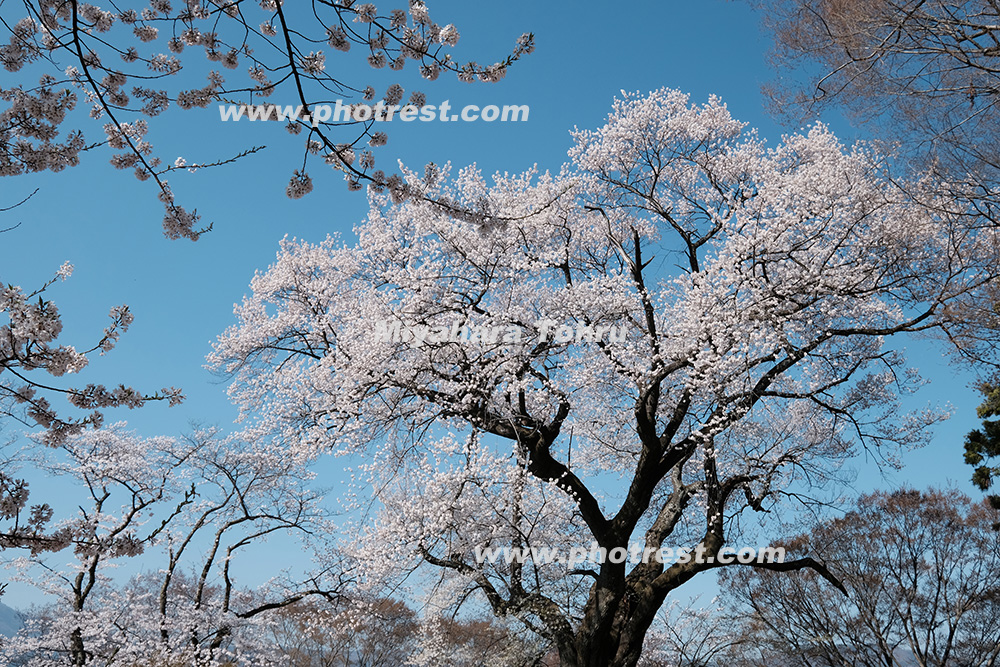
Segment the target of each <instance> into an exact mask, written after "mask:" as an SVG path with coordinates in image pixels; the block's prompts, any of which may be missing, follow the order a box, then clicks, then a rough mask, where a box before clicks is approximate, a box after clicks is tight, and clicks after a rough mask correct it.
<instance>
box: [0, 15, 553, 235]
mask: <svg viewBox="0 0 1000 667" xmlns="http://www.w3.org/2000/svg"><path fill="white" fill-rule="evenodd" d="M0 12H2V13H0V18H2V19H3V20H2V25H3V27H4V28H5V31H6V33H7V35H8V40H7V43H6V44H0V64H2V65H3V67H4V68H5V69H6V70H7V71H8V72H14V73H18V75H19V76H21V77H23V78H19V79H14V80H11V79H8V81H11V83H9V84H6V85H4V86H2V87H0V100H2V101H3V102H5V103H6V108H3V109H2V110H0V175H2V176H11V175H18V174H23V173H30V172H38V171H61V170H63V169H65V168H67V167H73V166H76V165H77V164H79V163H80V159H81V153H83V152H85V151H87V150H90V149H93V148H96V147H98V146H104V145H106V146H107V147H108V148H110V149H111V150H112V151H113V154H112V156H111V163H112V164H113V165H114V166H115V167H116V168H118V169H123V170H132V171H133V172H134V173H135V175H136V177H137V178H139V180H142V181H145V180H152V181H153V182H155V184H156V186H157V188H158V190H159V193H158V194H159V198H160V200H161V201H162V202H163V204H164V207H165V215H164V219H163V227H164V233H165V234H166V236H167V237H169V238H189V239H192V240H194V239H197V238H198V236H199V235H200V234H201V233H202V232H204V231H205V230H206V229H209V228H210V227H211V225H208V226H202V225H201V223H200V216H199V215H198V213H197V210H188V209H186V208H184V207H182V206H180V205H179V204H177V203H176V200H175V196H174V193H173V190H172V189H171V186H170V184H169V183H168V177H169V176H170V175H171V173H172V172H174V171H179V170H184V169H188V170H198V169H201V168H205V167H209V166H217V165H220V164H225V163H227V162H231V161H233V160H236V159H239V158H241V157H245V156H247V155H249V154H251V153H254V152H256V151H257V150H259V149H260V148H261V147H260V146H252V147H248V148H247V149H246V150H245V151H243V152H242V153H240V154H239V155H234V156H228V157H222V158H209V159H205V160H202V161H200V162H191V163H188V162H187V161H185V160H183V159H178V160H176V161H172V162H169V163H168V162H164V160H163V158H162V156H159V155H157V154H156V151H155V150H154V147H153V146H152V145H151V143H150V141H149V138H148V134H149V131H150V122H154V123H155V121H153V120H152V119H154V118H157V117H159V116H161V114H163V113H164V112H165V111H166V110H167V109H168V108H170V107H171V106H176V107H179V108H180V109H195V108H204V107H207V106H209V105H210V104H212V103H217V102H228V103H236V104H243V105H244V106H246V105H250V106H262V105H264V106H267V105H271V106H273V103H271V102H268V100H270V99H277V100H278V101H279V103H282V104H288V102H292V101H294V102H295V105H299V106H300V107H301V108H300V112H301V113H300V115H299V118H298V119H297V120H295V121H289V123H288V128H287V129H288V131H289V132H290V133H291V134H293V135H300V134H301V135H304V136H303V137H301V139H303V140H304V141H303V166H302V168H301V169H299V170H296V171H295V173H294V174H293V175H292V178H291V181H290V183H289V185H288V188H287V193H288V195H289V196H290V197H294V198H297V197H301V196H303V195H304V194H306V193H308V192H309V191H310V190H312V187H313V186H312V179H311V177H310V176H309V173H308V170H307V166H306V165H307V163H308V162H310V161H312V162H314V163H315V162H319V163H320V164H323V163H325V164H327V165H333V166H334V167H335V168H337V169H339V170H341V171H342V172H343V174H344V177H345V179H346V180H347V183H348V187H349V188H351V189H360V188H361V186H362V184H364V183H367V184H369V185H371V186H372V187H375V188H378V189H381V188H385V187H387V186H388V187H391V188H393V189H394V190H398V185H399V180H398V178H397V179H392V178H387V177H386V176H385V174H384V172H382V171H381V170H377V169H375V163H374V158H373V156H372V153H371V151H370V150H369V148H370V147H375V146H381V145H384V144H385V143H386V141H387V137H386V133H385V132H383V131H381V126H379V127H375V125H376V121H375V120H372V119H369V120H367V121H354V120H351V121H349V122H346V123H345V122H344V121H343V120H342V119H340V120H336V119H334V120H330V119H325V120H324V119H322V117H321V115H317V116H316V117H315V118H312V117H311V115H312V113H313V111H314V109H315V107H316V105H322V104H326V103H328V102H331V101H333V100H334V99H337V95H347V96H350V95H356V96H357V97H359V98H363V99H364V100H365V101H371V100H374V98H375V97H376V96H377V95H378V92H377V91H376V90H375V88H374V87H373V86H371V85H367V84H366V83H365V82H364V81H347V80H343V79H342V78H341V77H342V76H343V75H344V74H343V73H344V68H343V67H341V66H339V65H334V64H333V63H331V67H329V68H328V67H327V63H326V58H327V54H328V53H332V52H344V53H347V52H349V51H351V49H352V47H354V48H355V52H360V55H359V57H358V60H359V62H360V61H362V60H365V61H367V64H368V65H370V66H371V67H372V68H375V69H382V68H385V67H389V68H390V69H392V70H400V69H402V68H403V67H404V66H405V65H406V63H407V62H408V61H413V62H415V63H416V64H417V65H418V66H419V68H420V75H421V76H422V77H423V78H424V79H426V80H428V81H433V80H435V79H437V78H438V77H439V76H440V75H441V74H442V73H451V74H454V75H456V76H457V77H458V78H459V79H460V80H462V81H468V82H472V81H475V80H480V81H498V80H500V79H502V78H503V77H504V76H505V75H506V72H507V68H508V67H509V66H510V65H511V64H512V63H513V62H514V61H516V60H518V59H519V58H520V57H521V56H522V55H524V54H526V53H530V52H531V51H532V50H533V48H534V41H533V36H532V35H531V34H530V33H525V34H523V35H522V36H521V37H519V38H518V39H517V42H516V46H515V48H514V50H513V52H512V53H511V54H510V55H508V56H507V57H505V58H503V59H501V60H499V61H498V62H496V63H494V64H491V65H485V66H482V65H479V64H477V63H475V62H472V61H470V62H465V63H459V62H456V61H454V60H453V59H452V56H451V54H450V53H448V50H449V49H450V47H452V46H454V45H455V44H456V43H457V42H458V39H459V32H458V30H457V29H456V28H455V26H454V25H451V24H448V25H443V26H442V25H438V24H437V23H434V22H433V21H432V20H431V18H430V15H429V13H428V9H427V6H426V5H425V4H424V3H423V2H422V0H410V2H409V5H408V8H407V9H399V8H396V9H392V10H391V11H384V12H380V11H379V9H378V8H376V6H375V5H374V4H371V3H356V2H355V1H354V0H311V2H309V3H306V4H303V3H293V4H286V3H284V2H282V1H281V0H254V1H250V0H226V1H225V2H223V1H220V0H177V1H176V2H170V0H150V1H149V2H126V3H107V4H103V5H96V4H89V3H84V2H78V0H22V2H20V3H6V4H4V5H3V7H2V9H0ZM194 51H201V52H202V53H203V55H204V57H205V58H206V59H207V63H208V65H207V67H208V69H207V70H206V68H205V64H204V62H203V61H201V59H200V58H199V56H198V55H197V54H195V53H193V52H194ZM223 70H231V71H230V72H227V73H225V74H223V73H222V71H223ZM404 95H405V91H404V90H403V88H402V86H400V85H399V84H398V83H394V84H391V85H390V86H389V87H388V88H387V89H386V90H385V91H384V93H383V98H384V101H385V103H387V104H398V103H400V102H401V101H402V100H403V97H404ZM282 96H284V97H282ZM331 96H333V97H331ZM285 100H287V101H285ZM81 102H82V104H83V105H85V106H86V108H87V110H89V111H90V116H91V118H92V119H93V121H94V122H96V124H97V126H99V127H101V128H102V129H103V131H102V132H100V134H99V138H97V139H95V138H94V134H95V133H94V132H92V131H90V130H87V131H86V132H85V130H84V128H86V123H87V121H86V119H85V118H80V117H79V115H80V114H79V113H76V107H77V106H78V104H80V103H81ZM409 102H410V103H412V104H414V105H416V106H422V105H423V104H424V102H425V97H424V95H423V93H421V92H419V91H411V93H410V96H409ZM295 105H293V106H295ZM81 111H82V110H81ZM344 125H346V126H349V127H342V126H344ZM355 147H357V151H355Z"/></svg>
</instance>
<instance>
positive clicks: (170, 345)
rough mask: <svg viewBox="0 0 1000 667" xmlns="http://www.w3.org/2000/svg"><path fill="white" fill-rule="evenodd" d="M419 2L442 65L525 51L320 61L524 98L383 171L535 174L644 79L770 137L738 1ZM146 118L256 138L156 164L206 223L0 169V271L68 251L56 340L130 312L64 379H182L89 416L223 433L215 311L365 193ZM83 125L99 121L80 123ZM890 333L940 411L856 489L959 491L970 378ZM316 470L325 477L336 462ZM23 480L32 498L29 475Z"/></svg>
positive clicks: (751, 23)
mask: <svg viewBox="0 0 1000 667" xmlns="http://www.w3.org/2000/svg"><path fill="white" fill-rule="evenodd" d="M428 5H429V7H430V10H431V16H432V18H433V19H434V20H435V21H437V22H439V23H442V24H444V23H454V24H455V25H456V26H457V27H458V29H459V31H460V32H461V35H462V36H461V40H460V42H459V44H458V46H457V47H456V48H455V49H454V54H455V58H456V59H457V60H459V61H462V60H466V59H470V58H472V59H476V60H478V61H479V62H481V63H483V62H489V61H492V60H495V59H498V58H500V57H502V56H503V55H505V54H506V53H508V52H509V51H510V49H511V48H512V47H513V44H514V40H515V39H516V38H517V36H518V35H520V34H521V33H522V32H526V31H531V32H534V34H535V38H536V44H537V49H536V51H535V52H534V53H533V54H531V55H530V56H527V57H525V58H524V59H523V60H522V61H521V62H519V63H517V64H516V65H515V66H514V67H512V68H510V70H509V72H508V76H507V78H506V79H505V80H503V81H501V82H500V83H498V84H481V83H477V84H473V85H469V84H463V83H459V82H457V81H454V80H453V79H450V78H446V77H442V78H441V79H439V80H438V81H436V82H433V83H430V82H424V81H421V80H420V79H419V78H418V76H417V74H416V71H415V69H412V68H408V69H407V70H406V71H404V72H402V73H401V74H400V75H398V76H397V73H393V72H388V71H385V72H378V73H373V71H372V70H370V69H368V68H366V67H359V66H357V63H356V62H355V61H356V60H357V56H356V55H355V54H352V56H350V57H344V56H342V55H341V54H337V53H330V54H328V62H327V65H328V67H338V68H343V71H344V78H345V80H349V81H351V80H353V81H357V80H359V77H362V79H360V80H364V78H368V79H373V80H374V82H375V83H374V85H375V87H376V89H377V90H379V94H381V91H383V90H384V88H385V86H386V85H387V84H388V83H390V82H392V81H397V80H398V81H399V82H400V83H401V84H402V85H403V86H404V88H406V89H407V93H409V92H410V90H411V89H417V90H422V91H423V92H424V93H425V94H426V95H427V99H428V102H429V103H431V104H438V103H440V101H442V100H445V99H448V100H449V101H450V102H451V104H452V106H453V107H461V106H462V105H465V104H477V105H479V106H485V105H487V104H499V105H503V104H528V105H530V108H531V113H530V120H529V121H528V122H526V123H482V122H480V123H420V122H417V123H409V124H403V123H392V124H390V125H389V127H388V131H389V144H388V145H387V146H386V147H384V148H381V149H378V151H377V152H376V157H377V159H378V160H379V161H380V166H381V167H382V168H385V169H387V170H388V169H390V168H391V167H392V166H393V165H394V163H395V160H396V158H400V159H402V160H403V161H404V162H405V163H407V164H408V165H410V166H413V167H422V165H423V164H425V163H426V162H428V161H434V162H438V163H443V162H446V161H448V160H450V161H452V162H453V163H454V164H456V165H458V166H463V165H465V164H468V163H471V162H476V163H477V164H478V165H479V166H480V167H481V168H482V169H483V170H484V171H485V172H487V173H492V172H493V171H496V170H499V171H504V170H509V171H522V170H524V169H526V168H528V167H530V166H531V165H533V164H536V163H537V164H538V165H539V166H540V167H541V168H542V169H543V170H544V169H550V170H554V171H555V170H558V169H559V166H560V165H561V164H562V163H563V162H564V160H565V156H566V151H567V149H568V148H569V147H570V137H569V131H570V130H571V129H572V128H573V127H574V126H579V127H580V128H595V127H598V126H599V125H600V124H602V122H603V120H604V118H605V117H606V115H607V113H608V111H609V110H610V107H611V102H612V100H613V98H614V96H615V95H616V94H618V93H619V91H620V90H622V89H624V90H627V91H634V90H639V91H643V92H646V91H649V90H652V89H654V88H659V87H661V86H669V87H673V88H678V89H680V90H683V91H685V92H688V93H690V94H691V95H692V97H693V100H694V101H697V102H702V101H704V100H705V99H706V98H707V97H708V96H709V95H710V94H718V95H720V96H721V97H722V98H723V100H724V101H725V102H726V103H727V104H728V106H729V108H730V109H731V111H732V113H733V115H734V116H735V117H737V118H739V119H741V120H744V121H748V122H749V123H750V124H751V125H752V126H754V127H757V128H759V130H760V133H761V135H762V136H763V137H766V138H768V139H769V140H771V141H776V140H778V139H779V138H780V134H781V132H782V130H781V128H780V127H778V126H777V125H776V124H775V122H774V121H773V120H772V119H771V118H770V117H768V116H767V115H766V113H765V112H764V101H763V98H762V95H761V92H760V86H761V84H762V83H764V82H765V81H768V80H770V79H771V78H772V76H773V75H772V72H771V71H770V70H769V69H768V67H767V65H766V60H765V54H766V50H767V48H768V39H767V37H766V36H765V35H763V34H762V33H761V32H760V30H759V28H758V18H759V17H758V16H756V15H755V14H753V13H752V12H751V11H750V10H749V8H748V7H747V6H745V5H744V4H742V3H739V2H723V1H719V0H699V1H697V2H680V1H665V2H653V1H647V2H632V3H628V4H620V5H618V6H609V5H608V3H603V2H602V3H597V2H592V1H589V0H588V1H585V2H580V1H569V0H545V2H538V1H537V0H535V1H531V0H508V1H507V2H504V3H481V2H468V1H466V2H461V1H459V0H430V1H429V2H428ZM385 6H386V7H389V4H386V5H385ZM376 74H377V75H378V76H376ZM274 101H275V102H277V103H282V100H279V99H275V100H274ZM285 103H292V100H288V101H287V102H285ZM155 121H156V122H155V123H151V126H152V127H153V131H152V133H151V138H152V141H153V143H154V146H155V147H156V149H157V150H158V151H159V154H160V155H162V156H163V157H164V158H166V159H168V160H170V161H172V160H173V159H174V158H175V157H177V156H183V157H185V158H186V159H187V160H188V162H195V161H208V160H212V159H217V158H221V157H225V156H227V155H230V154H232V153H235V152H237V151H239V150H242V149H243V148H246V147H247V146H248V145H250V144H266V145H267V146H268V148H267V149H266V150H265V151H263V152H261V153H259V154H257V155H254V156H251V157H249V158H247V159H245V160H243V161H242V162H240V163H239V164H236V165H231V166H228V167H222V168H218V169H214V170H209V171H205V172H200V173H198V174H188V173H186V172H183V173H180V174H177V175H174V176H173V177H172V178H171V184H172V186H173V187H174V190H175V192H176V194H177V195H178V197H179V200H180V203H182V204H183V205H185V206H188V207H197V208H198V210H199V212H200V213H202V215H203V219H204V220H206V221H212V222H213V223H214V225H215V229H214V231H212V232H211V233H209V234H207V235H205V236H204V237H203V238H202V239H201V240H200V241H198V242H197V243H191V242H189V241H168V240H166V239H165V238H164V237H163V236H162V233H161V227H160V220H161V218H162V207H161V206H160V204H159V202H158V201H157V199H156V193H155V190H154V187H153V186H152V185H151V184H149V183H140V182H138V181H137V180H136V179H135V178H134V177H133V176H132V175H131V173H129V172H120V171H116V170H115V169H113V168H112V167H111V166H110V165H109V164H108V162H107V160H108V158H109V157H110V154H109V153H108V152H107V151H95V152H94V153H92V154H90V155H87V156H85V157H84V158H83V165H82V166H81V167H79V168H75V169H71V170H68V171H66V172H63V173H60V174H38V175H31V176H24V177H18V178H14V179H6V180H5V181H4V182H3V184H2V190H0V207H2V206H6V205H10V204H12V203H14V202H16V201H18V200H20V199H21V198H23V197H24V196H26V195H27V194H28V193H30V192H31V191H32V190H34V189H35V188H36V187H37V188H39V189H40V190H39V192H38V194H37V195H35V197H33V198H32V199H31V200H30V201H29V202H28V203H26V204H25V205H24V206H21V207H20V208H18V209H16V210H15V211H12V212H9V213H6V214H3V215H2V217H0V228H3V227H8V226H11V225H13V224H16V223H18V222H20V223H21V225H20V226H19V227H18V228H17V229H16V230H14V231H11V232H8V233H6V234H3V235H2V236H0V279H2V280H4V281H7V282H14V283H17V284H21V285H23V286H25V287H29V286H33V285H36V284H39V283H41V282H42V281H44V280H45V279H46V278H47V277H49V276H51V275H52V273H53V272H54V271H55V270H56V269H58V267H59V265H60V264H61V263H62V262H64V261H66V260H69V261H71V262H72V263H74V264H75V266H76V272H75V274H74V276H73V277H72V279H71V280H69V281H68V282H66V283H58V284H56V285H55V286H54V287H53V288H52V291H51V293H50V298H51V299H53V300H54V301H55V302H56V303H57V304H58V305H59V307H60V310H61V312H62V313H63V317H64V323H65V325H66V328H65V333H64V336H63V342H65V343H70V344H75V345H77V346H78V347H83V346H86V345H87V344H88V343H90V342H91V341H96V339H97V338H98V337H99V334H100V332H101V330H102V329H103V327H104V326H106V323H107V319H106V315H107V311H108V309H109V308H110V307H111V306H113V305H116V304H120V303H123V302H124V303H128V304H129V305H130V306H131V308H132V311H133V313H134V315H135V324H134V326H133V327H132V330H131V331H129V333H128V334H126V335H125V336H124V337H123V338H122V340H121V343H120V344H119V347H118V348H117V349H116V350H115V351H114V352H113V353H111V354H110V355H108V356H107V357H104V358H97V357H95V358H94V359H93V360H92V362H91V366H90V368H89V369H87V371H86V372H85V373H84V375H83V376H82V377H80V378H79V380H78V381H79V383H80V384H83V383H84V382H87V381H114V382H118V381H125V382H127V383H130V384H133V385H134V386H136V387H138V388H140V389H144V390H155V389H157V388H159V387H162V386H170V385H176V386H179V387H182V388H183V389H184V392H185V394H186V396H187V400H186V402H185V403H184V404H183V405H182V406H180V407H176V408H170V409H168V408H167V407H165V406H161V405H152V406H149V407H147V408H145V409H143V410H141V411H138V412H134V413H125V412H113V413H111V414H110V415H109V417H110V420H112V421H113V420H116V419H128V421H129V422H130V424H131V425H132V426H133V427H135V428H137V429H138V430H140V431H141V432H143V433H146V434H155V433H160V434H168V435H169V434H177V433H179V432H181V431H184V430H185V429H187V427H188V423H189V422H190V421H198V422H202V423H208V424H218V425H221V426H223V427H225V426H226V425H227V424H230V423H231V422H232V419H233V417H234V416H235V414H236V410H235V408H234V407H233V406H232V405H230V403H229V402H228V399H227V398H226V395H225V386H224V384H220V382H219V381H218V379H216V378H214V377H213V376H212V375H211V374H210V373H209V372H208V371H206V370H204V369H203V368H202V365H203V364H204V357H205V354H206V353H207V352H208V351H209V349H210V343H211V341H212V340H213V339H214V338H215V337H216V336H217V335H218V334H219V333H221V332H222V331H223V330H224V329H225V328H226V327H227V326H229V325H230V324H232V323H233V321H234V320H233V315H232V306H233V304H234V303H235V302H237V301H239V300H240V299H241V297H242V295H243V294H244V293H245V292H246V290H247V285H248V283H249V281H250V278H251V277H252V276H253V274H254V271H255V270H263V269H265V268H266V267H267V265H268V264H269V263H270V262H271V261H273V259H274V255H275V252H276V250H277V243H278V241H279V240H280V239H281V238H282V237H283V236H285V235H289V236H294V237H299V238H304V239H308V240H311V241H319V240H321V239H322V238H324V237H325V236H326V235H327V234H328V233H332V232H339V233H341V234H342V235H344V236H345V237H346V238H347V239H349V240H350V239H351V238H352V232H351V228H352V227H353V226H354V225H355V224H357V223H358V222H359V221H361V220H362V219H363V217H364V215H365V213H366V211H367V203H366V201H365V197H364V195H363V194H362V193H349V192H348V191H347V189H346V188H345V187H344V183H343V181H342V179H341V177H340V176H339V175H338V174H337V173H335V172H332V171H327V170H326V169H325V168H323V167H322V166H320V165H315V166H314V167H313V168H312V169H311V175H312V177H313V181H314V184H315V190H314V191H313V193H312V194H310V195H308V196H307V197H305V198H303V199H300V200H290V199H288V198H287V197H286V196H285V194H284V190H285V185H286V184H287V181H288V178H289V177H290V176H291V172H292V170H293V169H296V168H298V166H299V164H300V163H301V138H302V137H303V136H304V135H300V137H299V138H295V137H291V136H289V135H288V134H287V133H285V132H284V130H282V129H281V128H280V126H278V124H262V123H247V122H242V123H221V122H219V120H218V111H217V109H216V108H215V107H214V106H213V107H210V108H208V109H205V110H195V111H186V112H185V111H180V110H177V109H172V110H171V111H170V112H168V113H167V114H165V115H164V116H162V117H160V118H158V119H155ZM831 124H832V125H833V126H834V128H835V129H836V130H837V132H838V134H839V135H840V136H841V138H842V139H843V140H845V141H851V140H853V139H855V138H857V137H858V136H860V135H859V134H858V132H857V131H856V130H854V129H852V128H850V127H848V126H846V125H844V124H843V123H841V122H838V121H837V120H836V119H832V120H831ZM90 129H91V130H92V131H95V130H96V131H97V132H99V128H98V127H97V126H96V125H92V126H91V128H90ZM95 136H96V135H95ZM908 347H909V349H910V350H911V359H912V361H913V362H914V364H915V365H916V366H918V367H920V368H921V369H922V370H924V371H925V373H926V374H927V376H928V377H929V378H931V379H932V383H931V384H930V385H929V386H928V387H927V389H926V390H925V391H924V392H923V394H922V395H921V396H918V397H917V399H916V404H924V403H927V402H933V401H940V400H948V401H951V402H952V403H954V405H955V406H956V408H957V412H956V415H955V417H954V418H953V419H952V420H951V421H950V422H949V423H947V424H946V425H944V426H943V427H941V428H939V429H938V431H937V435H936V437H935V440H934V442H933V443H932V444H931V445H930V446H929V447H927V448H925V449H924V450H922V451H919V452H916V453H914V454H912V455H910V456H909V457H908V458H907V461H908V465H907V467H906V469H905V470H904V471H903V472H902V473H899V474H897V475H896V476H895V477H894V478H893V479H892V480H890V481H888V482H887V481H884V480H882V479H881V477H880V474H879V473H878V471H877V470H875V469H874V468H873V467H872V466H870V465H866V464H865V463H864V461H860V464H861V466H862V467H861V474H860V475H859V478H858V487H859V489H861V490H866V489H871V488H874V487H876V486H885V485H887V484H898V483H904V482H905V483H908V484H911V485H915V486H917V487H925V486H928V485H941V484H945V483H947V482H949V481H951V482H955V483H956V484H957V486H958V487H959V488H960V489H962V490H964V491H966V492H968V493H971V494H972V495H973V496H974V497H978V494H977V492H975V491H974V490H973V489H972V487H971V484H969V483H968V482H967V481H966V480H967V479H968V477H969V474H970V470H969V469H968V468H967V467H966V466H965V465H964V464H963V463H962V460H961V440H962V437H963V434H964V433H965V432H966V431H967V430H968V429H969V428H971V427H972V426H974V425H975V424H976V419H975V411H974V408H975V405H976V404H977V403H978V402H979V399H978V396H977V394H976V393H975V392H974V391H973V390H971V389H970V388H969V386H968V385H969V383H970V381H971V378H970V377H968V376H966V375H963V374H962V373H959V372H958V371H956V370H955V369H953V368H950V367H949V366H948V363H947V359H945V358H943V357H942V356H941V354H940V352H939V351H938V349H937V348H935V347H934V346H932V345H928V344H926V343H919V344H918V343H914V344H911V345H909V346H908ZM329 469H330V470H331V471H333V472H335V470H336V465H332V466H329ZM35 486H36V487H37V489H38V491H39V493H40V494H43V493H44V490H45V484H44V482H41V481H39V482H38V483H36V484H35ZM29 595H30V593H29V592H28V591H27V589H22V588H21V587H12V588H11V589H10V590H9V592H8V593H7V594H6V596H5V598H4V601H5V602H7V603H8V604H11V605H14V606H17V605H18V604H21V603H23V602H24V601H26V600H27V599H28V596H29Z"/></svg>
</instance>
